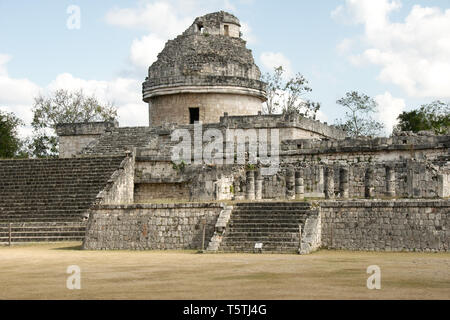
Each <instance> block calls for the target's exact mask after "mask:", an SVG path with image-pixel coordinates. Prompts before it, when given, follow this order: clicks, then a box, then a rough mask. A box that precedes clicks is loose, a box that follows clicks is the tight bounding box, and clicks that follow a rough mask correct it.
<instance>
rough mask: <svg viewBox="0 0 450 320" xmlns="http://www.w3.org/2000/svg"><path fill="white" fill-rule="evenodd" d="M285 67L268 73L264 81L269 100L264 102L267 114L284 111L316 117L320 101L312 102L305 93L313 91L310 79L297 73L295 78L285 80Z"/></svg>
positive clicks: (263, 78)
mask: <svg viewBox="0 0 450 320" xmlns="http://www.w3.org/2000/svg"><path fill="white" fill-rule="evenodd" d="M284 74H285V71H284V70H283V67H281V66H280V67H278V68H275V70H274V73H272V74H270V73H266V74H265V75H263V77H262V81H264V82H266V83H267V88H266V92H267V102H266V103H264V106H263V112H264V113H265V114H277V113H283V114H287V115H294V116H295V115H297V116H302V117H306V118H311V119H315V118H316V114H317V111H319V109H320V103H318V102H312V101H311V100H309V99H306V98H305V95H306V94H307V93H309V92H311V91H312V89H311V88H310V87H309V86H308V80H306V78H305V77H304V76H303V75H301V74H300V73H297V74H296V75H295V76H294V77H293V78H290V79H288V80H285V78H284Z"/></svg>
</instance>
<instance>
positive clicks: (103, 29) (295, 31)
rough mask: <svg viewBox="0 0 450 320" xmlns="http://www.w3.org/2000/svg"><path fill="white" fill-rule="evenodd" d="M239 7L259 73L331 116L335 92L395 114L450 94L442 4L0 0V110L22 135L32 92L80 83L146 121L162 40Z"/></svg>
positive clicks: (447, 24) (388, 118)
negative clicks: (301, 87)
mask: <svg viewBox="0 0 450 320" xmlns="http://www.w3.org/2000/svg"><path fill="white" fill-rule="evenodd" d="M219 10H224V11H228V12H231V13H233V14H234V15H236V16H237V17H238V18H239V19H240V21H241V25H242V32H243V38H244V39H245V40H247V47H248V48H250V49H251V50H252V52H253V55H254V58H255V62H256V64H257V65H258V66H259V67H260V69H261V71H262V72H263V73H265V72H269V71H272V70H273V68H275V67H277V66H280V65H282V66H283V67H284V69H285V70H286V73H287V74H288V75H294V74H296V73H301V74H302V75H304V76H305V77H306V79H308V81H309V85H310V87H311V88H312V90H313V91H312V92H311V93H310V94H309V95H308V96H307V98H309V99H311V100H313V101H317V102H320V103H321V105H322V107H321V109H320V114H319V119H321V120H322V121H326V122H328V123H334V122H335V120H336V119H337V118H342V116H343V114H344V109H343V108H342V107H341V106H339V105H337V104H336V100H338V99H339V98H341V97H343V96H345V94H346V93H347V92H350V91H359V92H361V93H365V94H367V95H369V96H370V97H372V98H374V99H375V101H376V102H377V103H378V110H377V113H376V114H375V118H376V119H377V120H379V121H381V122H383V123H384V124H385V126H386V130H385V134H386V135H388V134H390V133H391V132H392V127H393V126H394V125H395V123H396V118H397V116H398V115H399V114H400V113H401V112H403V111H409V110H412V109H415V108H417V107H419V106H420V105H422V104H425V103H429V102H432V101H434V100H442V101H445V102H447V101H450V58H449V57H450V1H448V0H376V1H374V0H326V1H325V0H323V1H306V0H292V1H289V0H279V1H273V0H270V1H269V0H198V1H194V0H167V1H166V0H145V1H144V0H133V1H132V0H122V1H92V0H72V1H65V0H52V1H50V0H40V1H29V0H15V1H12V0H0V109H1V110H4V111H9V112H14V113H15V114H16V115H17V116H18V117H19V118H21V119H22V120H23V121H24V122H25V123H26V125H25V127H23V128H21V130H20V133H21V135H22V136H26V135H29V134H30V133H31V129H30V123H31V120H32V106H33V101H34V97H36V96H37V95H39V94H42V95H48V94H50V93H51V92H52V91H54V90H56V89H59V88H65V89H69V90H77V89H80V88H81V89H83V90H84V92H85V93H87V94H95V95H96V96H97V97H98V98H99V99H100V100H101V101H104V102H106V101H108V102H113V103H115V105H116V106H117V107H118V115H119V123H120V125H121V126H146V125H148V108H147V105H146V104H145V103H144V102H143V101H142V95H141V90H142V89H141V86H142V82H143V81H144V80H145V77H146V73H147V70H148V67H149V66H150V65H151V64H152V63H153V62H154V61H155V60H156V58H157V54H158V53H159V52H160V51H161V50H162V48H163V47H164V44H165V42H166V41H167V40H169V39H173V38H175V37H176V36H177V35H179V34H181V33H182V32H183V31H184V30H185V29H187V28H188V27H189V26H190V25H191V24H192V23H193V21H194V19H195V18H196V17H198V16H201V15H204V14H206V13H210V12H215V11H219Z"/></svg>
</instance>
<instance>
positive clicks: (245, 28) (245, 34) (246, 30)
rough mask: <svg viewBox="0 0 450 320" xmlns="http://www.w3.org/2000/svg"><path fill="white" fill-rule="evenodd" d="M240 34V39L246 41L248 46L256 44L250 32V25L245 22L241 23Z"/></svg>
mask: <svg viewBox="0 0 450 320" xmlns="http://www.w3.org/2000/svg"><path fill="white" fill-rule="evenodd" d="M241 32H242V38H243V39H244V40H245V41H247V43H249V44H255V43H257V42H258V41H257V39H256V36H255V35H254V34H253V32H252V28H251V27H250V25H249V24H248V23H246V22H241Z"/></svg>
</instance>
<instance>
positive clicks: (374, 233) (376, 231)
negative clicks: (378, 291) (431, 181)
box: [320, 200, 450, 252]
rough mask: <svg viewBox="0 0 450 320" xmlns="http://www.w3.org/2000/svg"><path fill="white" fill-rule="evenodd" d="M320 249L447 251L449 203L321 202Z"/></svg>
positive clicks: (446, 201) (422, 201)
mask: <svg viewBox="0 0 450 320" xmlns="http://www.w3.org/2000/svg"><path fill="white" fill-rule="evenodd" d="M320 207H321V219H322V221H321V228H322V229H321V234H322V236H321V238H322V247H324V248H329V249H343V250H369V251H425V252H448V251H450V200H436V201H433V200H400V201H399V200H397V201H364V200H359V201H323V202H320Z"/></svg>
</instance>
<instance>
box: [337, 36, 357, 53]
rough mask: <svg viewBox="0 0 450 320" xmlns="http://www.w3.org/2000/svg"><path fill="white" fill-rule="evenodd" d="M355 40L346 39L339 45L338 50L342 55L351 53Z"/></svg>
mask: <svg viewBox="0 0 450 320" xmlns="http://www.w3.org/2000/svg"><path fill="white" fill-rule="evenodd" d="M353 41H354V40H353V39H349V38H345V39H343V40H342V41H340V42H339V43H338V45H337V50H338V52H339V53H340V54H346V53H348V52H350V50H351V49H352V46H353Z"/></svg>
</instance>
